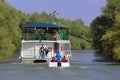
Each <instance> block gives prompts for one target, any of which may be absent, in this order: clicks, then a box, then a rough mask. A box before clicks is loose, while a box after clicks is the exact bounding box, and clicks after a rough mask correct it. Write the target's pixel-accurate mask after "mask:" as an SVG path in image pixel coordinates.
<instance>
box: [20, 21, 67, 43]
mask: <svg viewBox="0 0 120 80" xmlns="http://www.w3.org/2000/svg"><path fill="white" fill-rule="evenodd" d="M22 32H23V39H24V40H40V41H41V40H49V41H56V40H68V37H69V34H68V28H67V27H64V26H59V25H56V24H49V23H33V24H27V25H25V26H23V31H22Z"/></svg>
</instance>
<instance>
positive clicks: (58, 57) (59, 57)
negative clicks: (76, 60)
mask: <svg viewBox="0 0 120 80" xmlns="http://www.w3.org/2000/svg"><path fill="white" fill-rule="evenodd" d="M55 58H56V59H57V61H61V58H62V57H61V55H60V54H59V53H56V56H55Z"/></svg>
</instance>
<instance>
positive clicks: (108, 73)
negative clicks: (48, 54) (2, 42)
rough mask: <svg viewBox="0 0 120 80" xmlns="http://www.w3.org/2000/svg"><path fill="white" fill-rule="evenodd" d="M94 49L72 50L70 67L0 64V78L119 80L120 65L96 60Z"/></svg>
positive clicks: (1, 79)
mask: <svg viewBox="0 0 120 80" xmlns="http://www.w3.org/2000/svg"><path fill="white" fill-rule="evenodd" d="M98 59H101V57H99V56H96V55H95V51H94V50H73V51H72V58H71V67H69V68H49V67H48V65H47V64H39V63H36V64H21V63H19V62H17V60H15V61H10V62H4V63H1V64H0V80H120V65H119V64H116V63H114V62H103V61H102V62H101V61H99V62H97V60H98Z"/></svg>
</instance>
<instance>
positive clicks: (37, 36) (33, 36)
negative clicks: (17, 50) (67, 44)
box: [23, 33, 68, 41]
mask: <svg viewBox="0 0 120 80" xmlns="http://www.w3.org/2000/svg"><path fill="white" fill-rule="evenodd" d="M23 39H24V40H51V41H56V40H68V35H67V34H64V33H59V34H57V35H55V34H49V33H45V34H36V33H33V34H30V33H24V34H23Z"/></svg>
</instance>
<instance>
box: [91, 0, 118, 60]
mask: <svg viewBox="0 0 120 80" xmlns="http://www.w3.org/2000/svg"><path fill="white" fill-rule="evenodd" d="M102 11H103V14H102V15H101V16H98V17H96V18H95V19H94V20H93V22H92V23H91V27H90V28H91V30H92V32H93V45H94V48H95V49H98V50H100V51H101V52H102V53H103V55H104V56H106V57H107V58H110V59H112V60H115V61H119V60H120V0H107V4H106V6H105V7H103V8H102Z"/></svg>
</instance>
